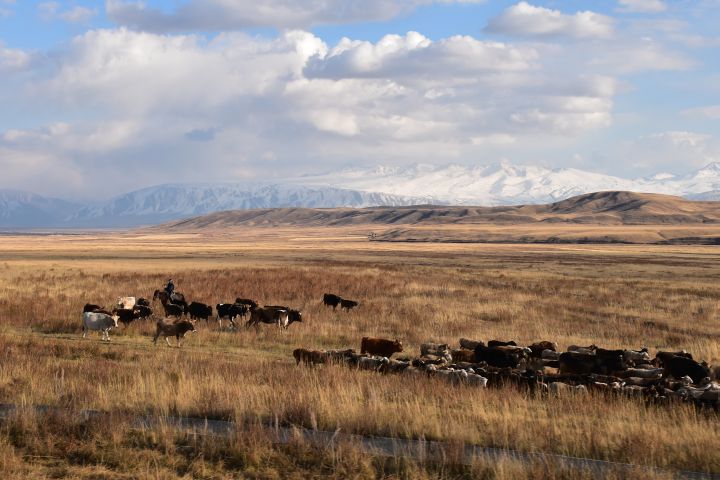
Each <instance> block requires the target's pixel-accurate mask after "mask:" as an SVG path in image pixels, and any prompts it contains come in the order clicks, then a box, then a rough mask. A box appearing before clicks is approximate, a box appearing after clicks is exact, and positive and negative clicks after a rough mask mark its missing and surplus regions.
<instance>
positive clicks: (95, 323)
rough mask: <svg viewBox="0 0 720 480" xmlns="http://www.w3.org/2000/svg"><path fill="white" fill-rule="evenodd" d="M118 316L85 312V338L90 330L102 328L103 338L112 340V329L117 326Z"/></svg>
mask: <svg viewBox="0 0 720 480" xmlns="http://www.w3.org/2000/svg"><path fill="white" fill-rule="evenodd" d="M117 326H118V316H117V315H113V316H110V315H108V314H106V313H94V312H85V313H83V338H85V337H87V332H88V330H101V331H102V332H103V336H102V339H103V340H107V341H108V342H109V341H110V333H109V332H110V329H111V328H117Z"/></svg>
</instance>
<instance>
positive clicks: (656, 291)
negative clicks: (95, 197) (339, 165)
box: [0, 227, 720, 479]
mask: <svg viewBox="0 0 720 480" xmlns="http://www.w3.org/2000/svg"><path fill="white" fill-rule="evenodd" d="M367 234H368V231H367V229H364V228H363V229H360V228H358V227H347V228H313V229H301V228H290V227H288V228H242V229H234V230H228V231H227V232H226V233H214V234H213V233H207V234H162V233H157V232H149V233H148V232H146V233H138V234H129V233H116V234H113V233H97V234H85V235H70V234H62V235H60V234H58V235H24V236H18V235H1V236H0V403H3V404H13V405H15V406H18V407H19V408H17V409H16V410H15V411H14V413H12V414H9V415H8V416H6V418H5V419H4V420H3V421H2V422H0V470H1V471H0V477H2V478H4V479H13V478H25V479H31V478H32V479H36V478H87V479H90V478H92V479H96V478H102V479H116V478H117V479H121V478H122V479H126V478H127V479H129V478H159V479H173V478H187V479H191V478H193V479H194V478H207V479H215V478H219V479H224V478H227V479H230V478H263V479H265V478H267V479H274V478H316V477H325V476H329V477H334V478H363V479H364V478H388V477H389V478H407V479H422V478H503V479H510V478H597V477H598V472H597V471H593V470H584V469H582V468H572V467H570V466H567V465H558V464H556V463H554V462H553V461H551V460H547V461H542V460H535V461H521V460H502V461H489V460H487V459H483V458H478V459H477V460H476V461H475V462H472V463H468V462H462V461H458V460H457V458H455V457H454V456H453V455H452V451H453V450H452V447H453V446H455V447H458V446H460V445H462V444H469V445H479V446H485V447H498V448H507V449H513V450H517V451H521V452H545V453H553V454H562V455H568V456H573V457H583V458H591V459H600V460H608V461H612V462H619V463H628V464H634V465H638V466H639V467H638V473H637V474H634V475H633V476H634V477H635V478H648V477H650V476H652V477H660V478H663V477H666V478H673V476H674V472H677V471H681V470H683V471H694V472H705V473H720V417H719V416H718V413H717V412H713V411H712V410H703V409H698V408H695V407H694V406H692V405H690V404H678V405H673V406H667V405H655V404H652V403H646V402H645V401H643V400H642V399H631V398H623V397H618V396H614V395H606V394H601V393H593V392H590V393H586V394H577V395H567V396H560V397H548V396H543V395H540V394H528V393H525V392H521V391H517V390H514V389H512V388H506V389H479V388H473V387H469V386H465V385H458V386H452V385H448V384H447V383H445V382H441V381H440V380H438V379H435V378H430V379H417V378H405V377H404V376H398V375H381V374H378V373H375V372H365V371H354V370H351V369H348V368H345V367H342V366H331V365H324V366H318V367H314V368H310V367H303V366H296V364H295V361H294V359H293V358H292V351H293V350H294V349H295V348H298V347H306V348H311V349H331V348H349V347H352V348H355V349H357V350H359V349H360V339H361V337H363V336H379V337H386V338H391V339H394V338H397V339H399V340H401V341H402V342H403V344H404V347H405V352H403V353H407V354H410V355H415V356H416V355H418V353H419V346H420V344H421V343H423V342H428V341H433V342H447V343H449V344H451V345H452V346H453V347H456V346H457V342H458V339H459V338H461V337H467V338H473V339H482V340H486V341H487V340H489V339H504V340H509V339H513V340H516V341H518V342H519V344H522V345H525V344H530V343H532V342H534V341H538V340H552V341H555V342H557V343H558V345H559V347H560V350H564V349H565V348H566V347H567V346H568V345H570V344H577V345H589V344H592V343H594V344H596V345H599V346H602V347H605V348H620V347H632V348H636V349H638V348H640V347H642V346H647V347H648V348H649V349H650V352H651V353H652V354H653V355H654V352H655V351H657V350H660V349H665V350H680V349H685V350H687V351H689V352H692V354H693V356H694V357H695V358H697V359H702V360H706V361H708V363H710V364H711V365H718V364H719V363H720V341H719V340H720V321H719V320H718V316H719V315H720V305H719V300H720V263H719V262H720V249H719V248H718V247H716V246H659V245H652V246H648V245H572V244H567V245H542V244H530V245H528V244H521V245H512V244H471V243H458V244H455V243H403V242H375V241H373V242H371V241H368V238H367ZM170 276H171V277H172V278H173V279H174V280H175V283H176V285H177V289H178V291H181V292H183V293H184V294H185V296H186V298H187V299H188V300H197V301H201V302H204V303H208V304H211V305H213V307H214V305H215V304H216V303H220V302H232V301H233V299H235V297H238V296H241V297H246V298H253V299H256V300H259V301H260V303H261V304H287V305H290V306H293V307H297V308H299V309H301V310H302V312H303V322H302V323H294V324H292V325H290V328H289V329H288V330H287V331H280V330H278V329H277V328H275V327H274V326H270V325H262V326H261V327H260V328H259V329H255V328H250V329H246V328H244V327H241V328H239V329H238V330H237V331H231V330H229V329H225V328H224V329H222V330H221V329H220V328H219V327H218V324H217V322H211V323H210V324H205V322H201V323H198V325H197V330H198V331H197V332H195V333H193V334H190V335H189V336H188V337H187V338H186V340H185V342H184V343H183V346H182V347H181V348H174V347H173V348H169V347H167V346H166V345H165V343H164V342H160V341H158V344H157V346H154V345H153V344H152V342H151V340H152V336H153V334H154V330H155V326H154V322H153V321H138V322H135V323H133V324H131V325H130V326H129V327H127V328H124V327H122V326H120V327H119V328H118V329H115V330H112V331H111V332H110V339H111V341H110V342H109V343H107V342H101V341H100V336H99V334H98V333H97V332H92V333H91V334H90V336H89V338H87V339H82V338H81V312H82V307H83V305H84V304H85V303H88V302H89V303H97V304H100V305H104V306H108V307H109V306H111V305H112V304H113V303H114V302H115V300H116V298H117V297H119V296H124V295H135V296H143V297H146V298H151V297H152V293H153V291H154V290H155V289H156V288H161V287H162V285H163V283H164V282H165V280H166V279H167V278H168V277H170ZM325 292H332V293H337V294H340V295H342V296H344V297H346V298H351V299H354V300H358V301H359V302H360V307H358V308H357V309H356V310H354V311H352V312H350V313H345V312H340V310H339V309H338V311H336V312H333V310H332V309H330V308H326V307H325V306H323V304H322V295H323V293H325ZM153 307H154V308H155V309H156V311H161V307H160V305H159V304H158V303H155V304H154V305H153ZM33 406H49V407H58V408H57V409H52V410H50V412H51V413H48V414H40V413H37V411H36V409H34V408H31V407H33ZM88 409H91V410H96V411H99V412H102V414H101V415H93V416H82V415H78V412H82V411H85V410H88ZM143 415H153V416H161V417H162V416H173V417H176V416H183V417H196V418H208V419H216V420H227V421H233V422H235V423H236V424H237V430H236V431H235V432H234V433H233V434H232V435H229V436H227V435H225V436H216V435H211V434H209V433H208V434H204V435H201V434H196V433H190V432H186V431H180V430H177V429H173V428H169V427H163V426H162V425H161V426H158V427H157V428H141V427H138V426H137V424H136V422H135V421H134V419H137V417H138V416H143ZM269 425H279V426H284V427H289V426H297V427H302V428H307V429H317V430H323V431H330V432H335V431H339V432H340V433H353V434H359V435H363V436H383V437H393V438H402V439H426V440H439V441H443V442H447V443H446V444H447V445H448V446H449V448H448V450H447V452H446V453H445V454H444V455H443V456H442V458H441V459H437V458H435V459H433V460H422V459H417V458H403V457H387V456H383V455H381V454H379V453H373V452H372V451H368V450H367V449H366V448H363V446H362V445H358V444H355V443H353V442H352V441H338V442H331V443H328V444H327V445H324V446H318V445H317V444H311V443H308V442H307V441H305V440H303V439H302V438H301V437H298V438H297V439H296V440H294V441H290V442H286V443H277V442H275V441H274V440H273V437H272V435H271V433H270V430H271V429H269V428H267V426H269ZM646 466H651V467H657V468H658V470H655V471H654V472H653V473H652V475H650V474H648V470H643V469H642V468H641V467H646ZM628 475H630V472H629V471H628V470H618V471H617V472H614V471H613V470H612V469H607V470H605V471H603V474H602V476H603V477H609V478H613V477H616V478H624V477H626V476H628Z"/></svg>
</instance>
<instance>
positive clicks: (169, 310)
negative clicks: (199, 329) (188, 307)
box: [163, 303, 185, 318]
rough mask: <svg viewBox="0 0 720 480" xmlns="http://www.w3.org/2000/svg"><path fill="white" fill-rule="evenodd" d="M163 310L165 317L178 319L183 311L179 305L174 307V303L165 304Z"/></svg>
mask: <svg viewBox="0 0 720 480" xmlns="http://www.w3.org/2000/svg"><path fill="white" fill-rule="evenodd" d="M163 308H164V309H165V316H166V317H177V318H180V317H182V315H183V313H184V311H185V310H184V309H183V307H182V306H181V305H175V304H174V303H166V304H164V305H163Z"/></svg>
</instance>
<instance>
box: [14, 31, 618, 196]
mask: <svg viewBox="0 0 720 480" xmlns="http://www.w3.org/2000/svg"><path fill="white" fill-rule="evenodd" d="M550 53H552V52H551V51H548V50H545V49H543V48H538V47H535V46H529V45H525V44H517V45H513V44H509V43H502V42H488V41H482V40H478V39H475V38H472V37H466V36H456V37H450V38H445V39H440V40H436V41H433V40H430V39H429V38H427V37H425V36H423V35H421V34H419V33H416V32H409V33H407V34H405V35H389V36H386V37H384V38H382V39H380V40H379V41H377V42H364V41H355V40H351V39H343V40H341V41H339V42H338V43H337V44H335V45H332V46H328V45H326V44H325V42H323V41H322V40H321V39H319V38H318V37H316V36H315V35H313V34H312V33H309V32H305V31H299V30H295V31H288V32H285V33H283V34H281V35H278V36H277V37H272V38H262V37H255V36H250V35H248V34H245V33H241V32H232V33H222V34H219V35H216V36H214V37H212V38H208V37H204V36H199V35H166V34H154V33H148V32H138V31H133V30H128V29H124V28H119V29H111V30H93V31H89V32H87V33H85V34H83V35H79V36H77V37H75V38H74V39H73V40H72V41H71V42H69V43H68V44H67V45H66V46H65V48H63V49H62V50H59V51H56V52H52V53H51V54H48V55H42V56H40V57H39V60H38V63H37V64H35V63H31V64H30V65H29V67H30V68H29V70H28V69H27V68H26V71H25V73H24V74H23V77H22V84H23V89H22V90H15V92H16V93H14V94H13V96H7V95H6V97H7V98H5V99H4V100H5V106H6V107H8V108H13V105H15V106H16V107H17V105H21V106H22V110H23V111H27V112H29V113H30V114H32V113H33V112H34V113H36V114H37V116H38V117H47V116H48V112H59V113H58V114H56V115H55V117H56V118H57V121H55V122H49V123H48V126H45V127H37V128H33V129H10V130H6V131H5V132H4V133H3V132H2V131H0V149H2V151H3V154H4V155H5V157H3V156H0V169H2V170H3V171H7V169H12V168H17V165H18V162H19V159H21V158H23V157H25V156H26V157H27V158H30V159H33V160H32V161H33V162H45V163H46V167H42V168H38V170H36V172H38V173H37V175H39V176H36V177H35V178H34V180H33V182H29V181H27V180H24V181H25V182H26V184H28V183H29V184H30V185H31V187H37V186H39V185H43V184H45V188H66V187H65V186H64V185H66V184H67V185H74V183H73V182H75V181H77V179H78V178H84V179H85V181H86V185H87V186H86V187H85V188H86V191H87V193H91V191H92V190H93V189H95V192H97V193H100V194H105V193H107V192H108V186H107V185H104V184H102V183H99V182H98V181H97V179H108V178H111V179H112V191H115V192H119V191H122V190H125V189H130V188H140V187H141V186H145V185H148V184H157V183H161V182H163V181H182V180H189V181H197V180H206V181H216V180H224V181H229V180H232V179H237V178H244V177H246V176H249V175H255V174H258V175H263V176H267V175H273V174H276V172H278V171H283V172H287V173H288V174H291V173H293V172H297V173H307V171H308V170H309V169H310V170H312V169H313V166H312V165H314V164H315V163H314V162H318V164H323V163H325V162H327V163H337V162H338V161H342V162H354V161H357V162H368V161H372V162H375V161H381V160H382V161H385V160H387V161H409V160H412V161H418V160H420V161H429V162H433V161H438V160H443V161H446V160H448V159H452V158H478V155H481V154H483V153H484V154H487V153H488V152H493V151H495V150H494V149H505V148H509V147H517V146H518V145H522V144H523V142H521V141H520V139H523V138H525V139H527V138H535V137H536V136H537V137H541V138H543V144H544V145H547V144H550V143H552V142H553V139H554V138H557V139H567V138H573V137H574V136H576V135H581V134H583V133H584V132H588V131H592V130H594V129H598V128H604V127H606V126H607V125H609V124H611V122H612V109H613V97H614V95H615V94H616V91H617V81H616V79H615V78H613V77H612V76H603V75H597V74H593V73H580V74H578V73H577V72H574V71H563V72H562V74H559V73H558V72H556V71H555V70H554V68H555V66H554V65H553V63H552V62H550V63H549V64H548V63H546V60H547V59H546V56H547V55H548V54H550ZM15 63H16V64H22V63H23V62H18V61H17V60H15ZM573 68H577V67H573ZM19 75H20V73H19V71H16V73H11V74H10V75H5V76H0V87H2V86H3V85H8V83H7V82H10V81H11V79H12V78H16V80H18V82H19V79H20V78H21V77H19ZM0 90H4V91H10V90H11V89H0ZM13 102H14V103H13ZM17 109H18V110H19V109H20V107H17ZM518 148H519V147H518ZM10 158H12V159H14V160H13V161H12V162H11V161H10V160H8V159H10ZM200 158H202V162H203V168H202V169H200V170H198V168H197V165H198V159H200ZM45 163H44V164H43V165H45ZM327 163H325V165H327ZM63 164H65V165H67V172H65V173H63V172H61V171H60V169H59V166H60V165H63ZM323 168H327V167H326V166H324V167H323ZM56 170H57V171H56ZM46 171H48V172H54V173H53V176H52V177H48V176H47V175H46V173H45V172H46ZM128 171H142V172H143V175H142V176H141V177H138V176H137V175H127V172H128ZM55 173H56V174H57V176H56V175H55ZM169 173H170V174H171V175H172V176H171V177H168V175H169ZM5 178H8V179H10V178H19V177H12V176H10V175H8V176H6V177H5ZM23 178H25V177H23ZM49 178H52V179H53V180H52V181H49V180H48V179H49ZM56 179H63V182H65V180H64V179H67V182H66V183H59V184H58V183H57V182H56ZM138 182H141V183H142V182H145V183H144V185H143V184H140V183H138ZM20 185H22V184H18V186H20ZM53 193H59V192H53Z"/></svg>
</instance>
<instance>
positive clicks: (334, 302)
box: [323, 293, 342, 310]
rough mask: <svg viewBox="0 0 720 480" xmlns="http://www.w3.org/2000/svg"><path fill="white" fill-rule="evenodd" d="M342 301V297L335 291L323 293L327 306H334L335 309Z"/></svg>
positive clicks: (324, 302)
mask: <svg viewBox="0 0 720 480" xmlns="http://www.w3.org/2000/svg"><path fill="white" fill-rule="evenodd" d="M340 302H342V298H340V297H339V296H337V295H335V294H334V293H326V294H324V295H323V304H325V306H326V307H333V310H335V309H336V308H337V306H338V305H340Z"/></svg>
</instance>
